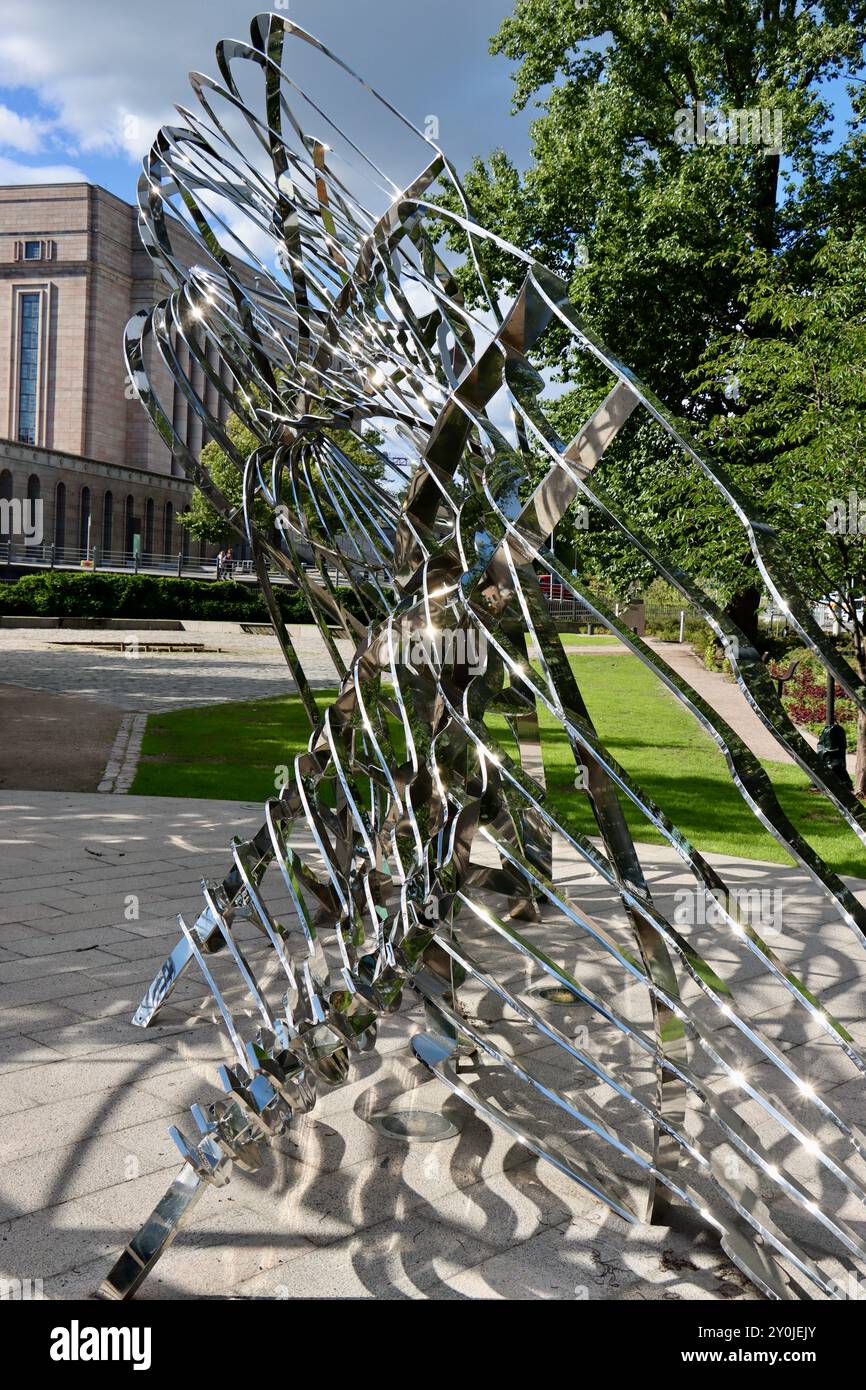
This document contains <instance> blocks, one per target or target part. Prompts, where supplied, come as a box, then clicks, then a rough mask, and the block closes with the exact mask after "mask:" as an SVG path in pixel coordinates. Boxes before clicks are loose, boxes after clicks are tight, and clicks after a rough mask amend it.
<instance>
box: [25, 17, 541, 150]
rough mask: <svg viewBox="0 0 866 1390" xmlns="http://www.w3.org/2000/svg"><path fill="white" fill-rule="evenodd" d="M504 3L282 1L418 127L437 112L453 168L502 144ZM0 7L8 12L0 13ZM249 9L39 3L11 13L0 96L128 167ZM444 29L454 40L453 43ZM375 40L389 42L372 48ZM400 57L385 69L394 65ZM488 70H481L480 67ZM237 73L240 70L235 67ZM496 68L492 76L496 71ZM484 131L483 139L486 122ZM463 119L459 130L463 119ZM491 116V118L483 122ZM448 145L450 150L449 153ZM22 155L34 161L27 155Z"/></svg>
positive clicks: (240, 33)
mask: <svg viewBox="0 0 866 1390" xmlns="http://www.w3.org/2000/svg"><path fill="white" fill-rule="evenodd" d="M512 3H513V0H473V3H472V4H471V5H470V6H469V7H468V10H469V13H468V14H467V5H466V0H438V3H437V4H436V5H435V6H426V5H425V6H419V5H417V4H411V5H406V3H405V0H376V6H375V9H376V23H374V24H372V25H371V24H370V19H369V11H368V7H367V6H366V5H363V4H361V5H359V4H358V0H290V9H289V10H288V11H283V10H278V11H276V13H277V14H282V15H284V16H290V17H291V18H292V19H294V20H295V21H296V22H297V23H299V24H301V25H302V26H304V27H305V28H307V29H309V30H311V31H312V32H314V33H316V34H318V35H319V36H320V37H321V38H322V39H323V41H324V42H325V43H326V44H329V45H331V46H332V47H333V48H334V49H336V51H337V52H339V53H342V54H343V55H344V56H345V57H347V59H348V60H349V62H350V63H351V64H352V65H353V66H356V67H357V68H358V70H359V71H360V72H362V73H363V74H364V76H366V77H367V78H369V80H371V81H372V82H373V83H374V84H375V85H376V86H378V87H379V88H380V89H381V90H382V91H383V92H385V93H386V94H387V95H389V96H390V97H391V99H392V100H394V101H395V103H396V104H397V105H398V106H401V105H403V106H405V108H406V112H407V115H409V116H410V118H412V119H413V120H415V121H416V123H419V124H423V121H424V119H425V113H426V112H428V111H431V110H436V109H437V106H436V101H437V94H438V96H439V98H440V104H441V105H442V115H443V118H444V116H445V112H446V109H447V113H448V119H447V121H445V120H444V119H443V139H444V140H445V143H446V145H447V146H448V148H449V152H450V154H451V155H452V157H453V158H455V159H457V160H458V162H459V161H460V159H461V155H462V154H463V151H461V150H460V148H459V147H460V145H461V143H466V146H467V148H466V152H465V153H466V154H469V153H474V152H475V150H476V148H478V149H487V148H488V147H491V146H493V145H495V144H499V143H507V142H508V133H509V131H510V129H511V128H512V127H513V124H514V123H511V122H510V121H509V117H508V115H507V109H508V97H509V88H508V80H507V76H506V74H507V64H506V63H505V62H504V60H498V61H497V62H496V63H493V62H492V60H491V59H490V58H489V57H488V56H487V53H486V48H487V40H488V38H489V36H490V34H491V33H492V32H493V30H494V29H495V28H496V27H497V26H498V24H499V22H500V21H501V20H502V19H503V18H504V16H505V15H506V14H508V13H509V12H510V11H511V8H512ZM8 8H9V6H8V5H7V9H8ZM265 9H266V5H265V4H263V3H261V0H259V3H257V0H208V3H206V4H205V3H202V0H147V3H145V4H137V5H132V4H124V5H119V4H118V3H117V0H78V4H77V5H76V6H74V7H70V5H69V0H39V2H38V4H29V5H18V6H16V7H15V15H14V21H13V20H12V19H11V17H10V16H9V15H7V16H6V17H5V22H4V24H3V27H2V31H0V87H2V88H4V89H6V90H13V89H14V88H16V87H19V88H27V89H29V90H31V91H33V92H35V93H36V94H37V95H38V97H39V99H40V101H41V102H42V104H43V105H44V106H45V107H46V108H47V109H49V110H50V111H51V112H52V113H55V114H56V118H57V123H56V130H55V133H56V134H57V135H58V136H59V137H60V138H62V139H64V142H65V144H66V145H67V146H69V147H71V148H75V149H77V150H78V151H80V152H82V153H86V152H97V153H102V154H126V155H128V156H129V157H130V159H132V160H136V161H137V160H138V159H140V158H141V157H142V155H143V154H144V153H145V152H146V151H147V149H148V147H149V145H150V142H151V140H152V139H153V136H154V135H155V133H156V131H157V129H158V128H159V126H160V125H161V124H163V123H165V122H171V123H174V122H177V121H178V117H177V113H176V112H175V110H174V103H175V102H179V103H181V104H184V105H188V106H191V107H193V108H195V107H196V102H195V98H194V97H193V94H192V93H191V91H190V89H189V84H188V80H187V74H188V72H189V71H190V69H193V70H198V71H200V72H205V73H210V74H211V75H217V71H216V62H215V59H214V47H215V45H216V42H217V40H218V39H221V38H225V37H228V36H230V37H234V38H239V39H247V38H248V37H249V24H250V19H251V18H252V16H253V15H254V14H255V12H256V10H265ZM452 29H453V30H455V31H456V33H457V35H458V39H457V41H456V48H455V40H454V39H453V37H452V32H451V31H452ZM383 33H384V34H385V35H387V36H388V39H387V41H386V42H384V43H383V42H382V35H383ZM397 58H399V59H401V60H402V59H404V58H405V62H403V61H395V59H397ZM291 61H292V65H293V66H294V71H295V73H296V74H297V75H298V76H299V77H300V78H301V81H303V80H304V78H305V76H306V70H307V68H308V66H309V64H310V56H309V53H308V52H306V53H305V52H304V51H303V50H302V49H301V48H299V47H295V48H294V51H293V53H292V60H291ZM491 64H492V69H491ZM241 66H243V65H241ZM500 67H501V73H498V69H499V68H500ZM479 69H480V70H481V72H482V74H487V80H489V76H490V74H491V71H494V72H497V73H498V82H499V84H500V92H501V95H500V99H499V101H498V102H496V103H493V102H486V103H484V104H483V106H482V107H479V101H478V90H477V85H478V79H479ZM488 109H489V117H490V121H492V126H493V128H491V129H490V130H488V129H485V125H484V115H485V113H486V112H488ZM470 112H471V113H473V115H472V120H471V121H468V122H467V117H468V116H469V114H470ZM494 112H496V115H495V117H494ZM455 145H456V146H457V147H458V148H456V149H455ZM14 148H23V149H24V150H25V152H31V153H32V152H33V147H31V146H29V145H27V146H23V147H22V146H14Z"/></svg>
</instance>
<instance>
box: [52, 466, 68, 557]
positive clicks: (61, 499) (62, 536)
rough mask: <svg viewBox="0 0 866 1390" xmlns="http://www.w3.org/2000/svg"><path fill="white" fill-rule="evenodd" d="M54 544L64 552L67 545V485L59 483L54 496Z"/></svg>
mask: <svg viewBox="0 0 866 1390" xmlns="http://www.w3.org/2000/svg"><path fill="white" fill-rule="evenodd" d="M54 544H55V545H56V546H57V548H58V550H62V549H63V547H64V546H65V544H66V484H65V483H58V484H57V491H56V492H55V494H54Z"/></svg>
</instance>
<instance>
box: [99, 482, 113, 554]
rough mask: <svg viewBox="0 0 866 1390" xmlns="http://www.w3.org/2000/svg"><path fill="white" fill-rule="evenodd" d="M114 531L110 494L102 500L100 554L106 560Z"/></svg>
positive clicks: (109, 552)
mask: <svg viewBox="0 0 866 1390" xmlns="http://www.w3.org/2000/svg"><path fill="white" fill-rule="evenodd" d="M113 531H114V498H113V496H112V495H111V493H110V492H107V493H106V494H105V497H104V498H103V500H102V553H103V555H104V556H105V557H106V558H107V557H108V556H109V555H110V554H111V543H112V540H113V534H112V533H113Z"/></svg>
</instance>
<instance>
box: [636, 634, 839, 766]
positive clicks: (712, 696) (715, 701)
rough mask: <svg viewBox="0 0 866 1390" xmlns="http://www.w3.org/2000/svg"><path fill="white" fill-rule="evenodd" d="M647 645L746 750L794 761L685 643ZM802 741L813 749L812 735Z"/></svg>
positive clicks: (738, 694) (732, 687) (736, 690)
mask: <svg viewBox="0 0 866 1390" xmlns="http://www.w3.org/2000/svg"><path fill="white" fill-rule="evenodd" d="M647 646H648V647H652V649H653V650H654V651H656V652H658V654H659V656H660V657H662V658H663V659H664V660H665V661H666V662H667V664H668V665H669V666H670V667H672V668H673V670H674V671H676V673H677V675H679V676H682V677H683V679H684V680H687V681H688V683H689V685H690V686H692V688H693V689H694V690H696V691H697V692H698V694H699V695H701V696H702V697H703V699H704V700H706V702H707V704H708V705H709V706H710V707H711V708H712V709H714V710H715V711H716V713H717V714H720V715H721V716H722V718H723V719H724V720H726V721H727V723H728V724H730V726H731V728H732V729H733V730H734V732H735V733H737V734H739V736H740V738H741V739H742V740H743V742H744V743H745V745H746V747H747V748H751V750H752V752H753V753H754V754H755V755H756V756H757V757H759V758H762V759H764V760H765V761H767V762H775V763H792V762H793V761H794V759H793V758H792V757H791V756H790V754H789V753H787V752H786V750H785V749H784V748H783V747H782V746H781V744H779V743H777V742H776V740H775V739H774V738H773V735H772V734H771V733H770V731H769V729H768V728H767V727H766V725H765V724H763V723H762V722H761V720H760V719H759V718H758V716H757V715H756V713H755V711H754V710H753V709H752V706H751V705H750V704H749V702H748V700H747V699H746V697H745V695H743V693H742V691H741V690H740V687H739V686H738V685H737V683H736V681H734V680H731V679H729V678H728V677H727V676H725V675H723V674H722V673H721V672H720V671H708V670H707V668H706V666H705V665H704V663H703V661H701V659H700V657H698V656H696V655H695V653H694V651H693V650H692V648H691V647H690V646H688V644H687V643H683V644H682V645H680V644H679V643H678V642H658V641H656V640H655V639H654V638H652V637H648V638H647ZM803 738H804V739H805V740H806V742H807V743H809V744H810V745H811V746H812V747H813V748H815V747H816V746H817V742H818V740H817V739H816V738H815V736H814V734H810V733H808V732H806V731H805V730H804V731H803ZM855 761H856V759H855V756H854V753H853V752H852V753H849V754H848V770H849V772H850V773H851V775H852V777H853V775H854V764H855Z"/></svg>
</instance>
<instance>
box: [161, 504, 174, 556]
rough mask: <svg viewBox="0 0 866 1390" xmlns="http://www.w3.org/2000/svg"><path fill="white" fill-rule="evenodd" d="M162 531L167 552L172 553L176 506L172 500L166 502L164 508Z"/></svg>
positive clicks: (167, 553)
mask: <svg viewBox="0 0 866 1390" xmlns="http://www.w3.org/2000/svg"><path fill="white" fill-rule="evenodd" d="M162 517H163V523H162V533H163V537H164V544H165V553H166V555H170V554H171V544H172V541H173V540H174V507H173V506H172V505H171V503H170V502H166V504H165V508H164V510H163V514H162Z"/></svg>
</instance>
